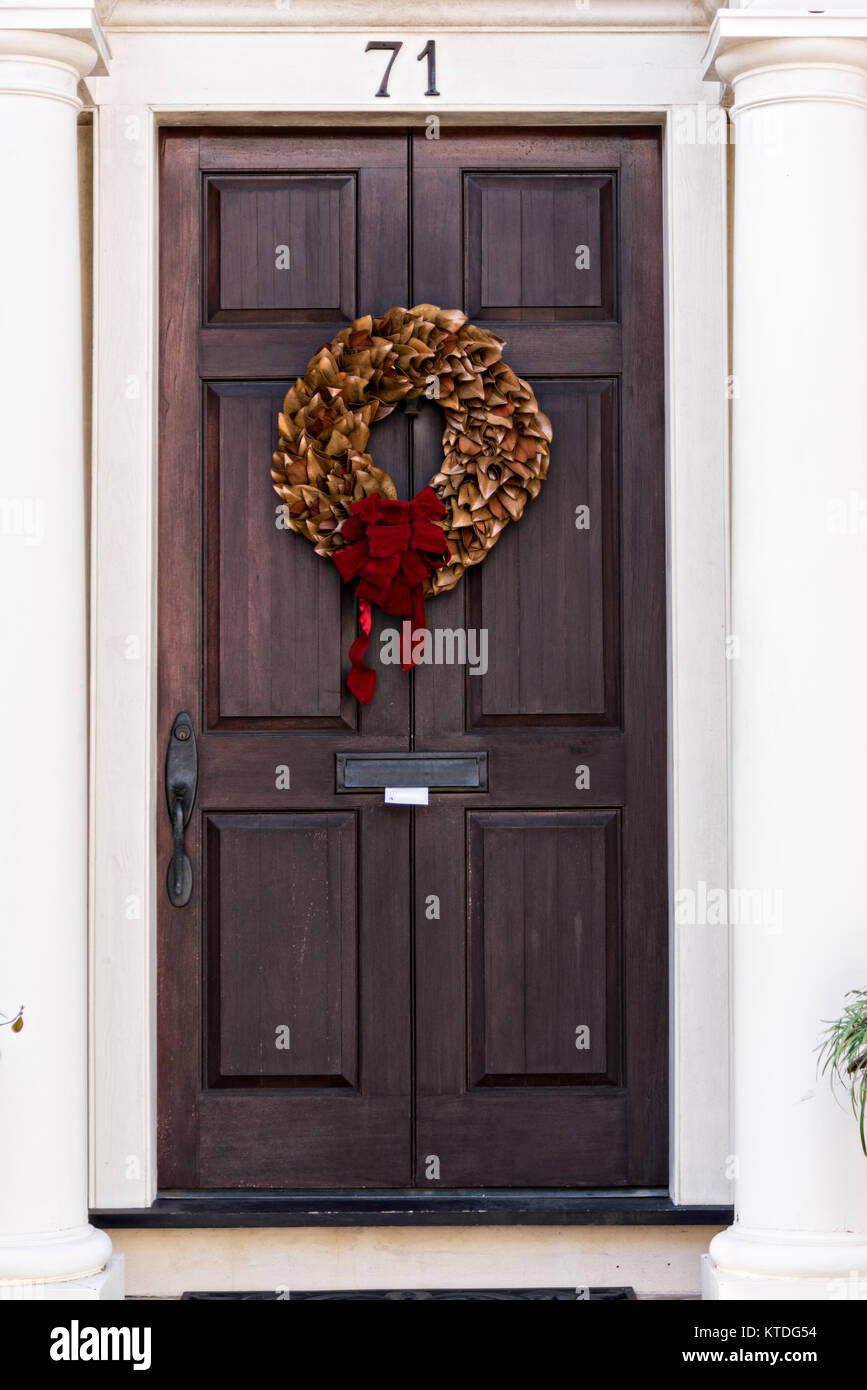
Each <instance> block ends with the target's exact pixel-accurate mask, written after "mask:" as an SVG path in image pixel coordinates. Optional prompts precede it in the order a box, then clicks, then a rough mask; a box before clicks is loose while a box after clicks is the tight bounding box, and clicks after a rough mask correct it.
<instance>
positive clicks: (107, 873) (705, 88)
mask: <svg viewBox="0 0 867 1390" xmlns="http://www.w3.org/2000/svg"><path fill="white" fill-rule="evenodd" d="M148 8H149V9H151V10H152V11H154V10H156V12H157V13H156V16H155V18H156V22H157V23H153V22H148V24H147V25H145V24H142V23H141V22H138V21H137V19H136V16H137V14H138V12H139V11H138V6H137V3H136V0H120V4H119V6H116V7H115V20H117V19H123V20H124V21H125V22H124V24H123V25H120V24H117V23H115V25H114V26H113V27H110V28H109V30H108V34H109V40H110V43H111V48H112V53H113V57H112V62H111V65H110V72H109V75H108V76H106V77H98V78H96V79H92V80H90V81H89V83H88V89H89V92H90V94H91V97H92V104H93V108H94V125H95V170H94V275H95V281H94V430H93V460H92V479H93V486H92V531H91V557H92V577H91V639H90V647H91V726H90V727H91V753H90V757H91V782H90V786H91V795H90V874H91V879H90V881H91V892H90V986H91V988H90V1038H91V1043H90V1048H91V1052H90V1055H91V1064H90V1065H91V1074H90V1109H91V1114H90V1126H91V1129H90V1168H91V1203H92V1206H93V1207H95V1208H97V1209H108V1208H136V1207H147V1206H149V1205H150V1203H151V1202H152V1201H153V1199H154V1197H155V1195H156V1076H155V1072H156V1060H155V1059H156V1047H155V1033H156V999H155V993H156V991H155V965H156V961H155V956H156V952H155V938H156V926H155V918H156V901H157V898H156V895H157V893H159V892H160V891H162V889H161V884H162V874H161V872H160V870H159V868H158V866H157V863H156V855H155V824H156V815H157V814H158V811H159V810H161V807H160V799H161V796H162V788H161V775H160V768H161V763H162V753H163V750H162V749H160V748H158V747H157V746H156V740H155V713H156V699H155V694H156V680H155V677H156V587H155V575H156V505H155V504H156V477H157V470H156V414H157V341H158V337H157V270H158V268H157V253H156V245H157V239H156V223H157V136H158V128H159V126H161V125H176V124H210V125H214V124H226V125H251V124H255V125H265V124H272V125H281V126H291V125H310V124H329V125H331V124H339V125H347V124H350V123H354V124H371V123H377V124H382V123H383V122H384V121H386V120H387V121H388V123H397V124H401V125H407V124H413V123H418V124H423V123H424V119H425V117H426V116H428V115H430V114H432V113H434V114H436V115H438V116H439V117H440V119H441V120H442V121H443V123H450V124H451V123H455V124H458V123H459V124H464V125H467V124H474V123H478V124H487V125H503V124H509V125H515V124H521V123H532V124H537V125H538V124H542V125H555V124H572V123H574V124H600V123H605V124H627V123H635V122H642V123H648V124H656V125H659V126H661V127H662V128H663V132H664V152H665V153H664V180H665V189H664V198H665V296H666V389H667V469H668V486H667V497H668V586H669V589H668V592H669V613H668V620H669V621H668V636H669V819H670V850H669V853H670V902H671V933H670V943H671V944H670V951H671V962H670V967H671V968H670V978H671V995H670V1009H671V1027H670V1050H671V1051H670V1056H671V1092H670V1107H671V1173H670V1186H671V1195H672V1198H673V1200H674V1201H675V1202H677V1203H680V1204H684V1205H692V1204H713V1203H728V1202H730V1201H731V1184H730V1182H729V1180H728V1161H729V1159H728V1155H729V1148H730V1142H729V997H728V929H727V927H726V926H725V925H720V926H714V925H706V924H705V925H702V924H701V923H700V921H699V922H677V921H675V915H674V904H675V901H676V894H677V893H678V892H679V891H681V890H683V889H687V890H689V889H692V890H694V891H697V892H698V894H699V895H700V894H701V885H702V884H704V885H706V886H707V888H708V889H712V888H717V889H725V888H726V886H727V882H728V875H727V817H728V810H727V808H728V791H727V780H728V777H727V762H728V759H727V676H726V634H727V612H728V600H727V594H728V398H727V396H728V392H727V384H728V377H727V374H728V371H729V367H728V340H727V306H728V272H727V251H726V248H727V236H726V169H727V149H726V146H725V143H724V138H722V139H721V137H720V132H721V131H724V130H725V124H726V123H725V121H724V119H722V120H720V119H719V117H720V115H721V113H720V112H719V107H718V102H719V96H720V87H719V84H714V83H705V82H703V81H702V76H701V55H702V50H703V47H704V40H705V31H704V29H703V28H702V27H700V24H699V23H697V20H696V14H697V13H698V11H697V6H696V4H694V3H690V0H683V3H682V4H681V3H679V0H664V3H663V0H658V3H653V4H648V5H647V6H646V8H647V12H648V23H649V27H648V29H647V30H646V31H645V32H636V31H635V29H632V28H629V27H626V28H623V29H617V28H616V27H615V25H614V22H613V21H612V20H611V19H610V17H609V18H608V19H606V15H609V6H608V4H607V0H600V6H599V11H598V13H597V18H598V24H597V23H596V20H594V24H593V26H592V27H589V26H588V25H584V26H583V27H576V25H575V23H574V22H572V21H571V20H570V22H569V24H568V25H563V24H561V25H552V26H550V27H547V28H546V27H544V25H537V26H535V27H533V26H530V25H527V26H524V27H523V28H521V27H520V26H518V25H514V26H513V27H512V28H511V29H510V28H509V26H508V25H506V26H505V27H504V24H503V21H502V18H499V19H498V18H497V15H498V14H500V15H501V14H502V10H501V0H498V2H497V4H490V5H489V3H488V0H474V3H473V4H472V6H471V11H472V14H473V15H479V14H482V12H489V14H490V22H488V23H483V22H482V21H481V20H476V21H475V22H474V23H475V27H469V25H468V26H467V27H465V28H463V29H461V30H460V31H458V30H457V29H456V27H455V26H452V27H449V26H444V25H439V24H437V23H432V24H428V25H426V26H425V28H424V29H423V30H422V29H421V28H419V27H418V25H417V24H413V23H412V20H411V19H410V20H409V22H407V20H406V18H405V14H404V10H403V7H402V6H399V7H398V10H396V12H395V20H396V22H395V23H394V25H391V26H390V27H389V28H388V30H387V31H386V30H384V29H382V28H379V29H376V28H375V27H374V26H373V25H371V26H370V27H369V28H365V29H361V28H359V27H358V25H357V24H355V25H354V26H351V27H340V28H338V29H334V30H330V29H328V28H327V27H326V26H324V25H319V27H318V28H317V27H316V26H315V25H314V24H313V23H312V22H310V23H309V24H308V23H305V26H304V28H303V30H301V29H298V28H292V29H288V28H287V26H286V25H285V24H275V23H274V22H273V13H274V12H273V11H271V10H270V9H269V7H267V6H266V5H263V4H259V5H249V6H242V7H240V8H241V14H242V19H243V20H244V23H243V24H241V25H238V24H237V23H236V24H235V25H230V24H229V23H228V22H227V23H225V24H220V23H218V22H217V21H216V19H214V20H213V21H212V22H210V23H204V24H200V23H198V22H197V21H196V22H195V25H194V24H193V21H191V20H190V14H191V13H192V7H191V5H190V3H189V0H177V3H176V4H175V5H174V9H175V10H176V11H177V13H176V14H175V16H174V24H173V23H170V22H169V20H170V19H171V17H172V15H171V12H172V10H173V4H172V0H167V3H164V4H160V5H159V6H146V7H145V9H148ZM238 8H239V7H238V6H237V5H235V6H233V10H234V11H235V13H236V14H237V12H238ZM276 8H277V10H278V11H279V10H280V9H281V0H276ZM579 8H580V7H579ZM635 8H636V7H635V6H633V7H632V11H633V12H634V11H635ZM525 9H526V12H527V13H532V12H533V6H530V5H527V6H525ZM208 12H209V14H210V13H213V14H214V15H216V14H217V10H216V9H215V8H214V7H213V6H212V7H210V8H209V11H208ZM196 13H197V15H200V14H201V11H197V12H196ZM467 13H469V11H467ZM167 15H168V19H167ZM226 18H227V19H228V14H226ZM401 19H403V21H404V22H403V24H401V23H400V22H398V21H399V20H401ZM133 21H136V22H133ZM157 24H158V25H159V26H160V27H157ZM175 25H177V26H184V27H175ZM555 33H556V37H554V35H555ZM430 37H435V38H436V40H437V46H438V65H437V66H438V82H439V86H440V89H441V91H442V92H443V93H444V95H443V96H442V97H440V98H428V99H427V100H425V99H424V98H419V99H416V97H415V96H414V93H415V92H416V91H417V90H421V84H420V83H419V80H418V79H419V75H420V74H422V68H423V66H424V65H423V64H417V63H415V61H414V57H415V54H416V53H417V52H419V51H420V50H421V48H422V46H423V45H424V43H425V42H426V41H427V39H428V38H430ZM371 38H380V39H382V38H399V39H402V40H403V41H404V49H403V55H404V57H406V55H409V58H408V59H407V61H406V62H405V63H404V64H403V65H402V66H400V67H399V66H398V64H395V70H394V73H393V81H392V90H393V91H394V93H395V95H394V97H393V99H392V101H391V102H390V103H389V109H388V110H387V112H384V110H383V105H384V103H383V102H382V101H381V100H376V99H374V98H373V91H374V90H375V86H376V84H377V83H378V81H379V77H380V75H381V73H380V67H381V63H380V57H381V55H373V56H374V58H375V62H374V64H373V65H371V61H370V58H365V56H364V46H365V44H366V42H367V41H368V39H371ZM374 69H375V70H374ZM320 74H321V75H320ZM510 89H513V90H515V91H518V92H520V94H521V98H522V99H521V101H520V102H511V101H509V100H508V99H507V98H508V95H509V91H510ZM287 95H289V96H291V97H292V100H290V101H287V100H286V97H287Z"/></svg>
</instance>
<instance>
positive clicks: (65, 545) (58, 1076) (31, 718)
mask: <svg viewBox="0 0 867 1390" xmlns="http://www.w3.org/2000/svg"><path fill="white" fill-rule="evenodd" d="M27 13H28V12H27V11H14V12H13V14H14V16H15V22H18V23H21V19H22V15H24V16H25V19H26V17H27ZM31 13H32V17H33V23H34V26H38V24H39V20H40V18H43V17H44V15H42V14H40V9H39V6H34V7H33V10H32V12H31ZM77 13H78V16H79V18H80V17H81V16H82V15H85V16H86V11H85V9H84V7H83V8H82V10H81V11H80V12H77ZM10 18H11V16H10ZM96 59H97V49H96V47H95V46H94V44H93V43H89V42H85V41H83V40H82V39H81V38H76V37H71V36H70V35H68V34H64V35H60V34H56V33H53V32H50V31H48V30H45V29H44V28H41V29H40V28H37V27H34V28H33V29H25V28H17V29H16V28H9V27H6V26H5V25H4V20H3V14H2V11H0V199H2V203H3V215H2V218H0V268H2V284H3V292H2V299H0V859H2V870H0V924H2V953H0V967H2V968H0V1009H2V1010H3V1012H4V1013H6V1014H13V1013H14V1012H15V1011H16V1010H17V1009H18V1007H19V1005H21V1004H23V1005H24V1028H23V1031H21V1032H19V1033H17V1034H15V1035H13V1034H12V1032H11V1029H10V1028H8V1027H7V1028H3V1029H2V1030H0V1049H2V1056H0V1115H2V1130H3V1139H2V1143H0V1298H10V1297H26V1296H29V1297H45V1298H67V1297H68V1298H77V1299H78V1298H99V1297H103V1298H104V1297H113V1298H118V1297H122V1293H121V1292H120V1291H119V1282H120V1281H119V1274H120V1270H119V1267H118V1266H117V1264H116V1263H114V1264H113V1265H112V1266H109V1267H107V1262H108V1261H109V1257H110V1255H111V1242H110V1241H109V1239H108V1237H107V1236H106V1235H105V1234H104V1233H103V1232H100V1231H96V1230H94V1229H93V1228H92V1227H91V1226H90V1225H89V1224H88V1220H87V1058H86V1031H87V1028H86V1020H87V948H86V942H87V935H86V921H87V918H86V905H87V778H86V771H87V663H86V653H87V636H86V626H85V539H84V537H85V532H84V506H85V478H84V466H83V442H82V423H83V414H82V409H83V405H82V343H81V332H82V324H81V304H80V275H81V267H80V261H79V228H78V182H77V159H76V116H77V113H78V111H79V108H80V105H81V103H80V101H79V98H78V84H79V82H80V80H81V78H82V77H83V76H84V75H85V74H86V73H88V72H89V71H90V70H91V69H92V67H93V66H94V63H95V62H96Z"/></svg>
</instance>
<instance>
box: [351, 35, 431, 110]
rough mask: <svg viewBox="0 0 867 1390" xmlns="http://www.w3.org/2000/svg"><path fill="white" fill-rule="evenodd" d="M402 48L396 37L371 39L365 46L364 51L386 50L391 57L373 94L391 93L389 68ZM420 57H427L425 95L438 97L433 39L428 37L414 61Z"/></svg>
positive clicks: (390, 68) (387, 94) (386, 94)
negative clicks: (392, 38) (374, 40)
mask: <svg viewBox="0 0 867 1390" xmlns="http://www.w3.org/2000/svg"><path fill="white" fill-rule="evenodd" d="M402 48H403V43H402V42H401V41H400V40H398V39H394V40H392V41H389V42H384V41H383V42H379V41H377V42H373V41H371V42H370V43H369V44H368V45H367V47H366V48H365V50H364V51H365V53H374V52H377V51H378V52H385V51H386V50H388V51H389V52H390V53H391V57H390V58H389V60H388V63H387V64H386V68H385V72H384V73H383V74H382V81H381V82H380V84H379V88H378V90H377V92H376V94H375V95H376V96H378V97H387V96H390V95H391V94H390V92H389V90H388V79H389V77H390V76H391V70H392V68H393V67H394V60H395V58H396V57H397V55H398V53H399V52H400V50H401V49H402ZM422 58H427V91H426V92H425V96H426V97H438V96H439V92H438V91H437V46H436V42H435V41H434V40H433V39H428V41H427V43H426V44H425V46H424V48H423V49H422V51H421V53H418V54H416V62H418V63H420V62H421V60H422Z"/></svg>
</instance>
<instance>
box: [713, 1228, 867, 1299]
mask: <svg viewBox="0 0 867 1390" xmlns="http://www.w3.org/2000/svg"><path fill="white" fill-rule="evenodd" d="M701 1296H702V1298H703V1299H708V1300H715V1299H718V1300H724V1299H751V1300H754V1301H765V1300H769V1299H807V1300H812V1301H818V1300H823V1301H825V1300H826V1301H835V1300H840V1299H850V1300H864V1301H867V1239H865V1237H864V1236H861V1235H853V1234H850V1233H848V1232H846V1233H842V1234H835V1233H830V1232H822V1231H765V1230H756V1229H749V1228H745V1227H740V1226H730V1227H729V1229H728V1230H727V1231H721V1232H720V1234H719V1235H718V1236H714V1239H713V1240H712V1241H711V1243H710V1251H709V1253H708V1254H707V1255H703V1256H702V1271H701Z"/></svg>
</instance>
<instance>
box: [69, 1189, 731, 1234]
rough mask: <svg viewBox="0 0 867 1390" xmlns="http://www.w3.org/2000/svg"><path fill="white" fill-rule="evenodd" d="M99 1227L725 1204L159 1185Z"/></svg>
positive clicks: (530, 1217)
mask: <svg viewBox="0 0 867 1390" xmlns="http://www.w3.org/2000/svg"><path fill="white" fill-rule="evenodd" d="M90 1219H91V1221H92V1222H93V1224H94V1225H96V1226H100V1227H103V1228H109V1229H110V1228H115V1229H118V1228H122V1227H148V1228H151V1229H156V1228H160V1227H166V1228H176V1229H177V1228H182V1227H187V1228H188V1227H232V1226H236V1227H259V1226H718V1227H720V1228H721V1227H724V1226H728V1225H731V1223H732V1221H733V1219H734V1213H733V1209H732V1207H730V1206H714V1205H700V1206H676V1205H675V1204H674V1203H673V1202H672V1200H671V1198H670V1196H669V1195H668V1193H667V1192H666V1191H665V1190H664V1189H661V1188H635V1189H630V1190H623V1189H618V1190H616V1191H599V1190H588V1189H584V1190H581V1191H578V1190H567V1191H561V1190H554V1189H543V1190H539V1189H536V1190H533V1189H528V1190H522V1191H504V1190H502V1189H501V1190H494V1189H491V1190H487V1189H484V1190H482V1189H475V1188H474V1189H467V1190H462V1191H447V1192H425V1191H423V1190H421V1189H419V1190H412V1191H407V1190H406V1189H401V1190H399V1191H397V1190H396V1191H377V1190H370V1189H366V1190H358V1191H332V1192H276V1191H275V1192H246V1191H232V1192H223V1191H219V1192H218V1191H213V1192H162V1193H160V1195H159V1196H158V1197H157V1199H156V1201H155V1202H154V1203H153V1205H152V1206H150V1207H132V1208H123V1209H118V1208H113V1209H107V1210H96V1211H92V1212H91V1213H90Z"/></svg>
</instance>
